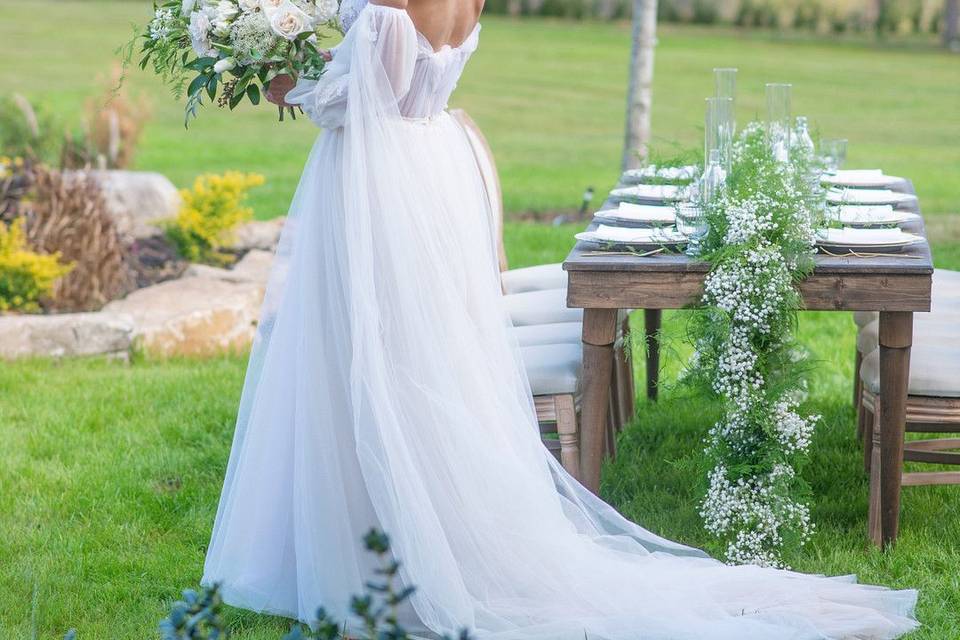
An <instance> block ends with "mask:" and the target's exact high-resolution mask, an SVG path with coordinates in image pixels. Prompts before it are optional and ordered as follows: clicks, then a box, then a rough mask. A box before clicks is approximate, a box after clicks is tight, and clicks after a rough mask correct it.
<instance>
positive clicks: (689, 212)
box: [677, 202, 709, 256]
mask: <svg viewBox="0 0 960 640" xmlns="http://www.w3.org/2000/svg"><path fill="white" fill-rule="evenodd" d="M677 231H679V232H680V233H682V234H683V235H684V236H685V237H686V238H687V249H686V251H685V252H684V253H686V254H687V255H688V256H698V255H700V240H701V239H702V238H703V237H704V236H705V235H707V231H709V226H708V225H707V215H706V211H705V210H704V208H703V206H702V205H701V204H700V203H698V202H681V203H679V204H678V205H677Z"/></svg>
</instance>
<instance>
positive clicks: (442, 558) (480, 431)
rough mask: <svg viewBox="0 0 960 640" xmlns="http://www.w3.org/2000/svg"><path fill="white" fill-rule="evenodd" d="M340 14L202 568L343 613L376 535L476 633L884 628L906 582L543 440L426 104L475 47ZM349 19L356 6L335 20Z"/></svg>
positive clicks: (262, 607)
mask: <svg viewBox="0 0 960 640" xmlns="http://www.w3.org/2000/svg"><path fill="white" fill-rule="evenodd" d="M343 11H344V18H345V22H346V23H348V24H352V26H351V27H350V28H349V30H348V32H347V35H346V37H345V39H344V41H343V43H342V44H341V45H340V46H339V47H338V48H337V50H336V52H335V57H334V61H333V63H332V64H331V65H330V67H329V70H328V71H327V73H326V74H325V75H324V76H323V77H322V79H321V80H320V81H319V82H301V83H299V84H298V86H297V88H296V89H295V90H294V91H293V92H292V93H291V94H290V95H289V96H288V100H289V101H291V102H294V103H299V104H301V105H302V106H303V108H304V109H305V111H306V112H307V113H308V114H309V116H310V117H311V118H312V119H313V120H314V121H315V122H316V123H317V124H318V125H320V126H321V127H323V128H324V129H326V130H327V131H326V132H325V133H324V134H323V135H322V136H321V137H320V138H319V140H318V142H317V144H316V146H315V147H314V149H313V152H312V153H311V155H310V158H309V160H308V162H307V166H306V169H305V171H304V174H303V178H302V180H301V183H300V186H299V189H298V191H297V194H296V196H295V198H294V201H293V204H292V207H291V211H290V217H289V219H288V222H287V225H286V229H285V231H284V236H283V239H282V241H281V246H280V248H279V250H278V254H277V263H276V266H275V268H274V273H273V276H272V280H271V283H270V285H269V288H268V295H267V299H266V301H265V303H264V309H263V313H262V319H261V324H260V328H259V332H258V337H257V340H256V343H255V345H254V348H253V352H252V354H251V358H250V364H249V371H248V374H247V379H246V383H245V387H244V390H243V397H242V401H241V406H240V411H239V417H238V420H237V427H236V434H235V437H234V445H233V450H232V452H231V455H230V462H229V466H228V468H227V473H226V479H225V482H224V487H223V495H222V498H221V501H220V506H219V509H218V512H217V519H216V524H215V526H214V530H213V536H212V539H211V542H210V547H209V550H208V553H207V560H206V565H205V571H204V578H203V582H204V584H212V583H214V582H218V583H220V584H221V585H222V589H223V594H224V597H225V599H226V601H227V602H228V603H230V604H233V605H236V606H240V607H245V608H248V609H253V610H256V611H264V612H271V613H276V614H281V615H284V616H289V617H292V618H299V619H301V620H303V621H307V622H309V621H311V620H312V618H313V616H314V613H315V611H316V608H317V607H318V606H319V605H323V606H324V607H326V609H327V610H328V611H330V612H332V613H334V614H336V615H338V616H340V617H341V618H348V617H349V601H348V598H349V595H350V594H352V593H357V592H360V591H362V590H363V584H364V581H365V580H366V579H368V578H369V577H370V575H371V570H372V568H373V567H372V566H371V562H372V561H371V558H370V557H369V554H368V553H367V552H365V551H364V550H363V549H362V545H361V542H360V541H361V537H362V536H363V534H364V533H365V532H366V531H367V530H368V529H370V528H371V527H374V526H375V527H379V528H381V529H383V530H384V531H386V532H387V533H389V534H390V536H391V540H392V543H393V550H394V552H395V553H396V555H397V557H398V558H400V559H401V560H402V562H403V572H402V579H403V581H404V582H405V583H406V584H412V585H416V587H417V591H416V593H415V595H414V596H413V598H412V600H411V607H410V610H409V611H408V612H406V613H407V619H405V620H404V622H405V623H407V624H408V625H409V626H416V627H418V628H421V629H424V630H428V631H430V632H434V633H444V632H456V631H457V630H459V629H461V628H463V627H467V628H469V629H471V630H472V632H473V633H474V635H475V636H477V637H478V638H484V639H486V638H498V639H499V638H503V639H511V640H513V639H523V640H527V639H541V640H566V639H569V640H584V638H585V637H589V638H592V639H599V638H604V639H607V640H635V639H637V638H649V639H664V640H665V639H668V638H669V639H671V640H676V639H687V638H689V639H691V640H692V639H698V640H699V639H704V638H710V639H729V640H745V639H767V638H769V639H773V638H776V639H778V640H782V639H787V638H790V639H796V640H799V639H813V638H848V637H849V638H894V637H897V636H899V635H900V634H902V633H904V632H906V631H908V630H910V629H912V628H914V627H915V626H916V622H915V621H914V620H913V617H912V611H913V607H914V603H915V600H916V593H915V592H913V591H891V590H887V589H882V588H877V587H870V586H863V585H858V584H855V583H854V581H853V578H852V577H850V578H821V577H813V576H806V575H801V574H797V573H790V572H785V571H775V570H770V569H762V568H758V567H750V566H742V567H729V566H726V565H724V564H722V563H720V562H718V561H716V560H713V559H710V558H708V557H706V556H705V554H703V553H702V552H700V551H698V550H696V549H691V548H689V547H685V546H683V545H680V544H676V543H674V542H670V541H668V540H665V539H663V538H660V537H658V536H656V535H654V534H653V533H650V532H649V531H646V530H644V529H642V528H641V527H639V526H637V525H635V524H633V523H631V522H629V521H627V520H626V519H624V518H623V517H621V516H620V515H619V514H617V513H616V512H615V511H614V510H613V509H612V508H611V507H610V506H608V505H606V504H605V503H604V502H602V501H601V500H599V499H598V498H596V497H595V496H594V495H592V494H591V493H590V492H589V491H587V490H586V489H584V488H583V487H582V486H581V485H579V484H578V483H577V482H576V481H574V480H573V479H572V478H571V477H570V476H569V475H568V474H567V473H566V472H565V471H564V470H563V469H562V467H561V466H560V465H559V464H558V463H557V462H556V461H555V460H554V459H553V457H552V456H551V455H550V454H549V453H548V452H547V451H546V450H545V449H544V447H543V446H542V444H541V442H540V438H539V433H538V429H537V422H536V418H535V414H534V410H533V404H532V400H531V398H530V394H529V387H528V384H527V380H526V379H525V374H524V370H523V366H522V363H521V362H520V360H519V358H518V349H517V347H516V345H515V344H513V343H512V342H511V338H510V334H509V331H508V328H509V321H508V318H507V315H506V313H505V312H504V310H503V307H502V302H501V293H500V288H499V282H498V277H497V268H496V250H495V246H494V242H493V238H492V237H491V232H490V229H489V226H488V223H487V215H488V214H487V207H488V206H489V204H488V203H487V202H486V200H485V195H484V190H483V188H482V185H481V181H480V176H479V173H478V170H477V168H476V164H475V161H474V158H473V156H472V155H471V150H470V147H469V143H468V141H467V139H466V137H465V134H464V133H463V131H462V130H461V129H460V128H459V126H458V125H457V124H456V123H455V122H454V121H453V120H452V119H451V118H450V117H449V116H448V115H447V113H446V112H445V111H444V107H445V106H446V101H447V98H448V97H449V95H450V93H451V92H452V91H453V88H454V86H455V85H456V82H457V79H458V78H459V76H460V73H461V71H462V70H463V67H464V65H465V63H466V61H467V59H468V58H469V57H470V54H471V53H472V52H473V51H474V49H475V48H476V46H477V40H478V36H479V26H478V27H477V28H476V29H475V30H474V32H473V33H472V34H471V35H470V37H469V38H467V40H466V42H464V43H463V44H462V45H461V46H459V47H444V48H443V49H440V50H439V51H434V50H433V49H432V47H431V46H430V43H429V42H427V40H426V39H425V38H424V37H423V36H421V35H420V34H418V33H417V31H416V29H415V27H414V25H413V23H412V21H411V20H410V18H409V16H408V15H407V14H406V12H404V11H402V10H398V9H392V8H386V7H381V6H374V5H370V6H366V7H363V3H362V0H360V2H359V3H357V2H356V1H355V0H354V1H353V2H351V0H346V1H345V2H344V3H343ZM354 18H355V19H354Z"/></svg>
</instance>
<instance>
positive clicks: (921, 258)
mask: <svg viewBox="0 0 960 640" xmlns="http://www.w3.org/2000/svg"><path fill="white" fill-rule="evenodd" d="M902 190H903V191H907V192H912V191H913V187H912V185H910V184H909V183H907V184H905V185H904V188H903V189H902ZM612 206H615V205H614V204H613V203H609V202H608V203H606V204H605V206H604V208H608V207H612ZM914 210H915V211H916V212H918V213H919V208H914ZM590 228H593V226H592V225H591V227H590ZM910 231H914V232H918V233H921V234H924V229H923V222H922V218H921V219H920V220H919V221H918V223H917V224H915V225H913V228H912V229H910ZM905 253H906V254H908V255H912V256H916V257H915V258H913V259H910V258H903V257H896V256H885V257H870V258H860V257H843V258H840V257H831V256H826V255H820V254H818V255H817V258H816V267H815V269H814V272H813V274H812V275H811V276H809V277H808V278H807V279H806V280H804V281H803V282H802V283H800V286H799V288H800V291H801V293H802V295H803V300H804V304H805V308H806V309H809V310H824V311H879V312H880V398H881V406H880V420H881V443H880V446H881V474H882V479H881V484H880V494H881V496H880V500H881V511H880V514H881V516H880V520H881V522H880V526H881V530H882V534H881V535H882V540H883V541H884V543H887V542H891V541H893V540H894V539H895V538H896V534H897V525H898V516H899V510H900V483H901V465H902V463H901V460H902V458H903V437H904V421H905V409H906V406H905V405H906V399H907V385H908V381H909V370H910V346H911V344H912V339H913V313H914V312H915V311H929V310H930V286H931V281H932V275H933V262H932V259H931V256H930V246H929V244H928V243H926V242H924V243H922V244H918V245H916V246H914V247H912V248H911V249H909V251H908V252H905ZM563 268H564V270H565V271H566V272H567V277H568V283H569V288H568V291H567V306H569V307H573V308H582V309H583V310H584V314H583V389H582V399H581V418H580V433H581V444H580V451H581V461H580V471H581V480H582V481H583V483H584V484H585V485H586V486H587V487H588V488H589V489H590V490H592V491H594V492H597V491H598V489H599V486H600V465H601V463H602V461H603V456H604V451H605V447H604V438H605V425H606V421H607V412H608V409H609V397H610V384H611V377H612V375H611V374H612V371H613V366H614V348H613V346H614V341H615V339H616V335H617V317H618V311H619V310H621V309H644V310H645V320H646V332H647V340H648V346H649V347H650V354H649V357H648V363H647V365H648V366H647V392H648V395H649V396H651V397H655V394H656V384H657V380H656V376H657V372H658V368H659V363H658V358H659V356H658V351H659V349H658V345H657V343H656V341H657V336H656V332H657V331H658V328H659V324H660V314H661V310H662V309H681V308H684V307H688V306H691V305H695V304H696V303H697V302H698V301H699V299H700V297H701V294H702V292H703V283H704V278H705V276H706V274H707V270H708V267H707V264H706V263H704V262H700V261H696V260H694V259H691V258H688V257H687V256H684V255H673V254H671V255H664V254H659V255H655V256H650V257H644V258H641V257H639V256H632V255H616V254H614V255H598V254H597V252H596V251H595V250H594V249H592V248H591V247H589V246H587V245H584V243H582V242H578V243H577V244H576V246H574V248H573V250H572V251H571V252H570V254H569V255H568V256H567V259H566V260H565V261H564V263H563Z"/></svg>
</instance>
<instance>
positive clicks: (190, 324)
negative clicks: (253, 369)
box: [105, 275, 264, 356]
mask: <svg viewBox="0 0 960 640" xmlns="http://www.w3.org/2000/svg"><path fill="white" fill-rule="evenodd" d="M263 291H264V285H263V284H261V283H257V282H230V281H227V280H221V279H219V278H214V277H209V275H197V276H194V277H191V278H180V279H179V280H171V281H168V282H163V283H161V284H157V285H154V286H152V287H147V288H145V289H140V290H139V291H135V292H134V293H132V294H130V295H129V296H127V297H126V298H125V299H123V300H117V301H115V302H111V303H110V304H108V305H107V306H106V307H105V310H106V311H110V312H113V313H125V314H129V315H130V316H131V317H132V318H133V321H134V325H135V329H134V344H135V345H136V346H137V347H139V348H142V349H143V350H144V351H145V352H146V353H148V354H150V355H156V356H209V355H215V354H218V353H224V352H238V351H242V350H244V349H246V348H247V347H248V346H249V345H250V343H251V341H252V340H253V336H254V334H255V333H256V326H257V317H258V314H259V312H260V303H261V301H262V299H263Z"/></svg>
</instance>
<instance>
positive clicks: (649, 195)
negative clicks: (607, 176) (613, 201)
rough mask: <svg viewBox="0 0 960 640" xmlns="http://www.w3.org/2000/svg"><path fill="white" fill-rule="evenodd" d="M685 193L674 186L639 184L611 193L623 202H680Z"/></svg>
mask: <svg viewBox="0 0 960 640" xmlns="http://www.w3.org/2000/svg"><path fill="white" fill-rule="evenodd" d="M684 193H685V191H684V189H683V187H679V186H677V185H673V184H637V185H633V186H630V187H620V188H619V189H614V190H613V191H611V192H610V196H611V197H613V198H619V199H622V200H628V199H635V200H652V201H659V202H664V201H674V200H680V199H681V198H682V197H683V194H684Z"/></svg>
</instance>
